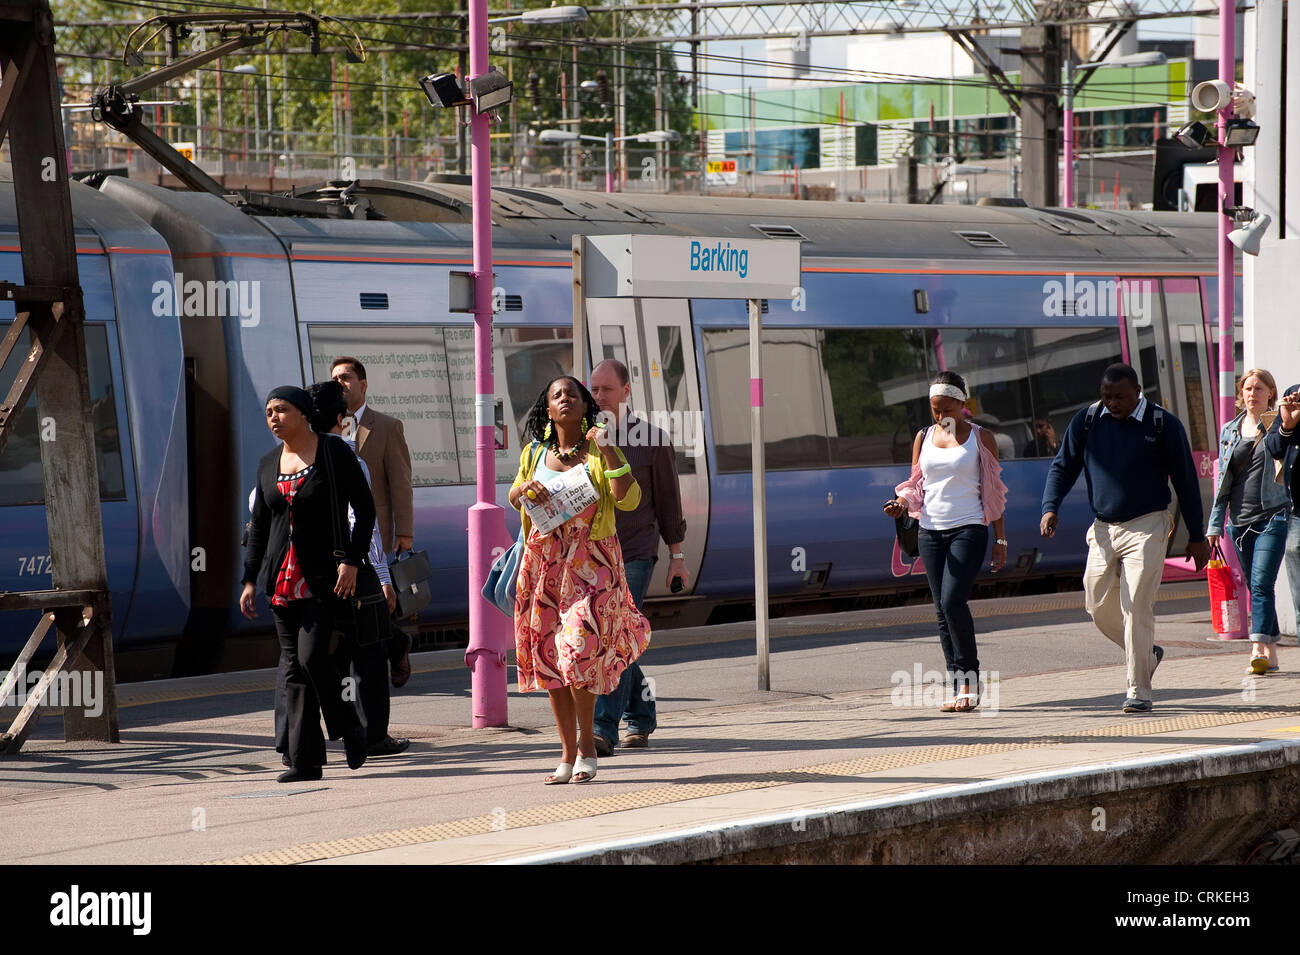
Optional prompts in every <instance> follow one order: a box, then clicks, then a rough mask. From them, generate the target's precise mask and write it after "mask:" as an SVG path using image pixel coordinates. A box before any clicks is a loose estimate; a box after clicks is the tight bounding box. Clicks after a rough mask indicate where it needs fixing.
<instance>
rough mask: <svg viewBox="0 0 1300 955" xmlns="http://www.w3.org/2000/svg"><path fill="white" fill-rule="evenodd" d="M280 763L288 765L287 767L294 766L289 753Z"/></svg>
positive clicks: (282, 757)
mask: <svg viewBox="0 0 1300 955" xmlns="http://www.w3.org/2000/svg"><path fill="white" fill-rule="evenodd" d="M280 762H282V763H284V765H286V766H292V765H293V760H292V759H290V758H289V754H288V753H285V754H284V755H283V756H281V757H280Z"/></svg>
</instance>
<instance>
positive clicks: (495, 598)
mask: <svg viewBox="0 0 1300 955" xmlns="http://www.w3.org/2000/svg"><path fill="white" fill-rule="evenodd" d="M533 446H534V448H536V447H538V446H539V443H538V442H536V441H534V442H533ZM539 457H541V455H539V454H537V453H536V452H535V451H534V453H533V463H532V467H531V468H530V469H529V473H530V474H531V473H532V471H534V470H536V468H537V459H538V458H539ZM523 556H524V527H523V523H522V522H521V523H520V525H519V536H518V537H517V538H516V539H515V542H514V544H512V545H511V546H510V547H508V548H507V549H506V552H505V553H504V554H502V555H501V556H500V557H498V558H497V559H496V560H494V561H493V562H492V569H491V570H489V571H488V575H487V580H485V581H484V582H483V599H484V600H486V601H487V602H488V603H490V604H491V605H492V606H494V607H496V608H497V609H498V610H500V611H501V612H502V613H503V614H505V615H506V616H507V617H511V618H513V617H514V615H515V591H516V588H515V578H517V577H518V576H519V561H520V560H521V559H522V558H523Z"/></svg>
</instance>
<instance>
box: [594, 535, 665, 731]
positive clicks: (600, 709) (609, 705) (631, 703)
mask: <svg viewBox="0 0 1300 955" xmlns="http://www.w3.org/2000/svg"><path fill="white" fill-rule="evenodd" d="M654 566H655V564H654V561H653V560H650V559H649V558H646V559H644V560H628V561H624V562H623V568H624V570H625V571H626V572H627V589H628V590H630V591H631V592H632V601H633V603H635V604H636V609H637V610H640V609H641V604H642V602H643V601H644V600H645V592H646V591H647V590H649V589H650V575H651V574H652V573H654ZM624 719H626V720H627V731H628V732H629V733H643V734H645V735H646V736H649V735H650V734H651V733H653V732H654V731H655V727H656V726H657V725H658V723H657V722H656V719H655V699H654V693H652V692H651V691H650V686H649V684H648V683H647V682H646V679H645V676H644V675H643V674H642V673H641V667H640V661H634V662H633V663H632V664H631V666H629V667H628V668H627V669H626V670H624V671H623V676H622V677H620V678H619V681H618V687H617V688H615V690H614V692H613V693H606V694H605V695H604V696H598V697H596V719H595V727H596V735H597V736H602V737H604V738H605V741H606V742H607V743H609V744H610V745H611V746H613V745H615V744H616V743H618V724H619V723H621V722H622V721H623V720H624Z"/></svg>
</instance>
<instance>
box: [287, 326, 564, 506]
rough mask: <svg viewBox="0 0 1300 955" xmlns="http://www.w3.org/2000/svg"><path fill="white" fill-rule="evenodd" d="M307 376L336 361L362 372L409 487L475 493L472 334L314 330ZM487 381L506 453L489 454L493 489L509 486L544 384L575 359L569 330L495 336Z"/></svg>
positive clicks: (423, 329)
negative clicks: (500, 406) (397, 435)
mask: <svg viewBox="0 0 1300 955" xmlns="http://www.w3.org/2000/svg"><path fill="white" fill-rule="evenodd" d="M308 337H309V340H310V345H311V362H312V374H313V376H314V377H315V378H316V379H317V380H320V379H322V378H328V377H329V372H330V363H331V362H332V361H333V360H334V357H335V356H337V355H352V356H354V357H355V358H357V360H358V361H360V362H361V363H362V364H363V365H365V366H366V380H367V390H366V400H367V403H368V404H369V405H370V406H372V407H373V408H374V409H375V410H376V411H381V412H383V413H384V414H388V415H392V416H393V417H395V418H399V419H401V421H402V422H403V425H404V430H405V433H406V443H407V446H408V448H409V449H410V452H411V479H412V482H413V483H414V485H415V486H416V487H431V486H435V485H444V484H472V483H474V480H475V469H474V456H475V448H474V429H475V418H474V329H473V328H471V327H468V326H464V325H449V326H428V325H424V326H392V327H387V328H385V327H377V326H373V325H370V326H364V327H361V326H342V325H314V326H311V327H310V328H309V329H308ZM492 353H493V360H494V363H495V364H494V368H493V373H494V377H495V379H496V383H497V387H498V388H500V387H501V385H502V384H503V383H504V385H505V395H504V400H505V403H506V409H505V410H506V420H507V421H513V422H514V425H515V426H514V427H513V428H508V429H507V430H508V432H511V433H512V435H513V438H512V437H509V436H508V437H507V447H506V449H505V450H503V451H498V452H497V453H496V476H497V480H498V481H511V480H513V479H514V476H515V470H516V468H517V467H518V462H519V446H518V443H517V441H518V439H519V437H520V435H521V433H522V430H523V424H524V420H525V419H526V418H527V417H528V412H529V410H530V409H531V408H532V406H533V402H534V401H535V400H536V399H537V396H538V394H540V393H541V390H542V389H543V388H544V387H546V383H547V382H548V381H550V380H551V379H552V378H555V377H556V376H558V375H562V374H567V373H568V369H569V365H570V363H571V362H572V357H573V339H572V332H571V331H570V330H569V329H567V328H536V327H533V328H497V329H495V330H494V332H493V349H492Z"/></svg>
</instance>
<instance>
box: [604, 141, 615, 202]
mask: <svg viewBox="0 0 1300 955" xmlns="http://www.w3.org/2000/svg"><path fill="white" fill-rule="evenodd" d="M605 191H606V192H613V191H614V134H613V133H606V134H605Z"/></svg>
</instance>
